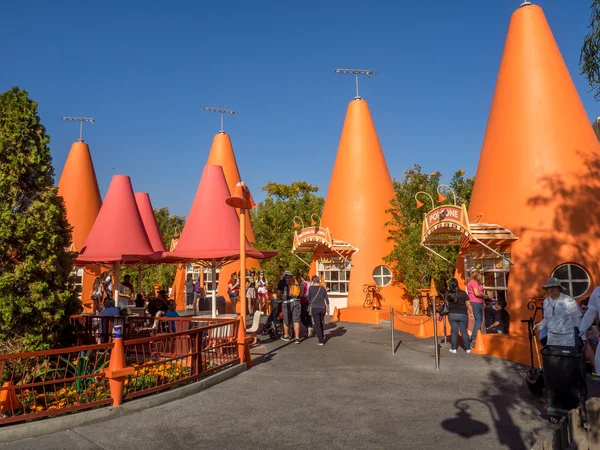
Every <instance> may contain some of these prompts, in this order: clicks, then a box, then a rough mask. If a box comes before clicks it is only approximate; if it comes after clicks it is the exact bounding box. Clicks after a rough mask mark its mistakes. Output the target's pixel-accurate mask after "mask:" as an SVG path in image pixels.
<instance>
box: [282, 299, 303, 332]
mask: <svg viewBox="0 0 600 450" xmlns="http://www.w3.org/2000/svg"><path fill="white" fill-rule="evenodd" d="M282 312H283V323H285V324H286V325H287V326H290V323H292V322H293V323H300V313H301V312H302V308H301V307H300V300H294V301H291V302H287V303H285V302H284V303H283V305H282Z"/></svg>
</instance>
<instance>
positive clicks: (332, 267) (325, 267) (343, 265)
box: [317, 260, 351, 296]
mask: <svg viewBox="0 0 600 450" xmlns="http://www.w3.org/2000/svg"><path fill="white" fill-rule="evenodd" d="M350 268H351V265H350V261H344V260H340V261H333V262H331V263H329V262H327V263H323V262H322V261H321V260H319V261H317V273H318V275H319V278H321V279H322V280H323V281H325V286H326V287H327V288H328V289H329V291H328V292H329V293H330V294H338V295H346V296H347V295H348V289H349V288H350ZM332 273H337V278H338V279H337V280H332V278H333V277H332V276H331V275H332ZM336 285H337V286H336ZM341 285H344V286H345V289H346V290H345V292H344V291H343V290H341V289H340V288H339V287H338V286H341Z"/></svg>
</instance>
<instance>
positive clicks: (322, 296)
mask: <svg viewBox="0 0 600 450" xmlns="http://www.w3.org/2000/svg"><path fill="white" fill-rule="evenodd" d="M311 281H312V286H310V287H309V288H308V294H307V297H308V304H309V305H310V310H311V314H312V319H313V324H314V325H313V326H314V329H315V332H316V333H317V345H325V330H324V328H323V322H324V321H325V315H326V314H329V297H328V295H327V290H326V289H325V288H324V287H323V286H321V284H320V283H319V281H320V280H319V277H318V276H316V275H315V276H313V277H312V280H311Z"/></svg>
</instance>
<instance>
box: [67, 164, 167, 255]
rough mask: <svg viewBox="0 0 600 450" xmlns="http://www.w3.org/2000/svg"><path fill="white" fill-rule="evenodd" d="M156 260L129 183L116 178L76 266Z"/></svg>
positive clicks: (117, 176)
mask: <svg viewBox="0 0 600 450" xmlns="http://www.w3.org/2000/svg"><path fill="white" fill-rule="evenodd" d="M153 258H155V259H159V258H160V254H156V253H155V252H154V250H153V249H152V245H151V243H150V239H148V235H147V234H146V229H145V228H144V222H143V221H142V217H141V216H140V212H139V210H138V207H137V203H136V201H135V196H134V194H133V188H132V186H131V180H130V178H129V177H128V176H125V175H115V176H114V177H113V179H112V181H111V183H110V186H109V188H108V192H107V194H106V198H105V199H104V203H103V205H102V208H100V212H99V213H98V217H97V218H96V221H95V222H94V225H93V227H92V229H91V231H90V234H89V235H88V238H87V240H86V241H85V245H84V247H83V248H82V249H81V251H80V252H79V256H78V257H77V260H76V264H84V263H92V262H94V263H102V262H117V261H121V262H130V263H133V262H142V261H150V260H152V259H153Z"/></svg>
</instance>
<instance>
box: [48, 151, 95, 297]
mask: <svg viewBox="0 0 600 450" xmlns="http://www.w3.org/2000/svg"><path fill="white" fill-rule="evenodd" d="M58 194H59V195H60V196H62V197H63V199H64V202H65V209H66V211H67V220H68V221H69V223H70V224H71V226H72V227H73V250H74V251H76V252H78V251H80V250H81V248H82V247H83V245H84V244H85V240H86V239H87V237H88V235H89V233H90V230H91V229H92V226H93V225H94V221H95V220H96V216H98V211H100V208H101V206H102V197H101V196H100V189H99V188H98V181H97V180H96V172H95V171H94V163H93V162H92V156H91V154H90V148H89V146H88V145H87V144H86V143H85V142H83V141H82V140H80V141H77V142H74V143H73V145H72V146H71V150H70V152H69V156H68V157H67V161H66V162H65V166H64V168H63V172H62V174H61V177H60V181H59V182H58ZM77 270H82V269H77ZM98 275H100V268H99V267H98V266H86V267H85V268H84V269H83V273H82V276H83V279H82V280H81V281H82V291H81V293H82V295H81V299H82V301H83V304H84V306H85V305H87V304H89V303H90V302H91V300H90V295H89V293H90V291H91V287H92V284H93V282H94V279H95V278H96V276H98Z"/></svg>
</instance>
